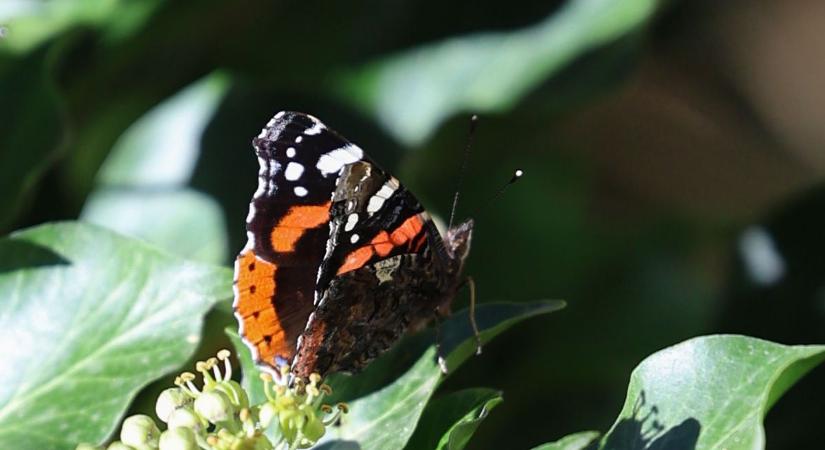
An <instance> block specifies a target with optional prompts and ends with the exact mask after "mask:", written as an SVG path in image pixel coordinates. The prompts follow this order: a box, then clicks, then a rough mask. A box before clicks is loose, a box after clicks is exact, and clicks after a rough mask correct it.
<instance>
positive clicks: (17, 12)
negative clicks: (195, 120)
mask: <svg viewBox="0 0 825 450" xmlns="http://www.w3.org/2000/svg"><path fill="white" fill-rule="evenodd" d="M159 4H160V2H159V0H147V1H143V2H129V1H124V0H84V1H77V2H61V1H51V2H43V1H38V0H16V1H5V2H0V21H2V22H3V23H4V24H7V26H8V29H7V31H6V33H5V37H4V38H3V39H2V40H0V54H3V53H12V54H13V53H25V52H27V51H29V50H31V49H33V48H35V47H37V46H38V45H40V44H41V43H43V42H45V41H46V40H48V39H50V38H52V37H54V36H57V35H59V34H60V33H64V32H66V31H67V30H69V29H70V28H72V27H77V26H86V27H95V28H100V29H101V30H102V31H103V32H104V37H105V38H107V39H116V38H123V37H126V36H128V35H130V34H131V33H133V32H134V31H135V30H137V29H138V28H139V27H140V26H141V25H142V24H143V23H144V22H145V21H146V19H147V18H148V17H149V16H150V15H151V13H152V12H153V11H154V10H155V8H156V7H157V6H158V5H159Z"/></svg>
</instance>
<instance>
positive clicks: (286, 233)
mask: <svg viewBox="0 0 825 450" xmlns="http://www.w3.org/2000/svg"><path fill="white" fill-rule="evenodd" d="M331 204H332V202H331V201H329V202H326V203H324V204H323V205H312V206H306V205H299V206H293V207H292V208H289V211H287V213H286V215H285V216H284V217H283V218H281V220H280V221H278V224H277V225H275V227H274V228H272V233H271V234H270V235H269V239H270V242H271V243H272V248H273V249H274V250H275V251H276V252H281V253H286V252H294V251H295V244H296V243H297V242H298V239H300V238H301V236H303V235H304V231H305V230H307V229H310V228H316V227H318V226H320V225H323V224H325V223H327V222H328V221H329V208H330V205H331Z"/></svg>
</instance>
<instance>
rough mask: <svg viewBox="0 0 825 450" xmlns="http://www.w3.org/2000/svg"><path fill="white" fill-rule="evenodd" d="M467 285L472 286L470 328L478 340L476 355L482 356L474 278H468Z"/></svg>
mask: <svg viewBox="0 0 825 450" xmlns="http://www.w3.org/2000/svg"><path fill="white" fill-rule="evenodd" d="M467 285H469V286H470V326H471V327H473V336H475V338H476V355H480V354H481V333H479V332H478V324H477V323H476V282H475V280H473V277H467Z"/></svg>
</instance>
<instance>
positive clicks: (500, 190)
mask: <svg viewBox="0 0 825 450" xmlns="http://www.w3.org/2000/svg"><path fill="white" fill-rule="evenodd" d="M523 175H524V171H523V170H521V169H516V171H515V172H513V176H512V177H510V179H509V180H508V181H507V182H506V183H504V185H502V186H501V187H500V188H498V190H497V191H496V193H495V194H493V195H492V196H491V197H490V200H487V202H486V203H484V204H483V205H482V206H481V208H478V209H477V210H476V213H475V214H473V215H478V213H479V212H480V211H481V210H483V209H486V208H487V207H488V206H490V204H491V203H493V202H494V201H495V200H496V199H498V198H499V197H501V195H502V194H504V192H505V191H506V190H507V188H509V187H510V186H512V185H514V184H515V183H516V181H518V180H520V179H521V177H522V176H523Z"/></svg>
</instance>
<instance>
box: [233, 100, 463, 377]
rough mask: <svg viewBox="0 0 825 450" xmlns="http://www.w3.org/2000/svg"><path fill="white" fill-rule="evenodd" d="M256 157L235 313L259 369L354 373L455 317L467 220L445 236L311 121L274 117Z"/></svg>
mask: <svg viewBox="0 0 825 450" xmlns="http://www.w3.org/2000/svg"><path fill="white" fill-rule="evenodd" d="M252 145H253V147H254V149H255V154H256V155H257V157H258V162H259V165H260V169H259V171H258V188H257V190H256V191H255V194H254V196H253V198H252V202H251V203H250V205H249V214H248V216H247V218H246V230H247V231H246V233H247V243H246V246H245V247H244V248H243V250H242V251H241V252H240V254H239V255H238V257H237V259H236V260H235V281H234V291H235V300H234V303H233V308H234V312H235V316H236V317H237V319H238V322H239V325H240V335H241V337H242V338H243V341H244V342H245V343H246V344H247V346H248V347H249V348H250V349H251V352H252V355H253V358H254V360H255V362H256V363H257V364H258V365H259V366H260V367H262V368H264V369H268V370H269V371H270V372H272V373H273V374H275V376H276V377H277V376H279V374H280V370H281V368H282V367H289V371H290V373H291V374H292V375H293V376H297V377H304V378H305V377H308V376H309V375H310V374H311V373H319V374H322V375H324V374H327V373H332V372H339V371H341V372H357V371H359V370H360V369H362V368H363V367H364V366H366V365H367V364H368V363H369V362H370V361H371V360H373V359H374V358H376V357H377V356H378V355H380V354H381V353H382V352H384V351H386V350H387V349H388V348H390V347H391V346H392V345H393V344H394V343H395V342H396V341H398V340H399V339H400V338H401V336H403V335H404V334H405V333H406V332H407V331H409V330H414V329H418V328H421V327H423V326H424V325H425V324H426V323H427V322H429V321H430V320H431V319H433V318H436V317H438V316H444V315H447V314H449V309H450V304H451V302H452V299H453V298H454V297H455V296H456V294H457V292H458V290H459V289H460V287H461V286H462V284H463V282H464V281H465V278H464V277H463V276H462V271H463V268H464V262H465V259H466V258H467V254H468V252H469V250H470V239H471V236H472V231H473V222H472V220H467V221H465V222H463V223H461V224H459V225H457V226H454V227H451V228H449V229H448V230H447V232H446V234H445V235H444V236H442V235H441V234H440V233H439V231H438V229H437V228H436V226H435V224H434V222H433V220H432V218H431V217H430V215H429V214H428V213H427V211H426V210H424V208H423V207H422V206H421V203H420V202H419V201H418V200H417V199H416V198H415V196H413V194H412V193H410V192H409V191H408V190H407V189H406V188H405V187H404V185H402V184H401V182H399V181H398V179H397V178H395V177H393V176H392V175H390V174H389V173H388V172H386V171H385V170H383V169H382V168H381V167H379V166H378V165H377V164H376V163H375V162H374V161H373V160H372V159H371V158H370V157H369V156H368V155H366V154H365V153H364V151H363V150H362V149H361V148H360V147H358V146H357V145H355V144H353V143H351V142H349V141H348V140H347V139H345V138H343V137H342V136H340V135H339V134H338V133H336V132H335V131H333V130H331V129H329V128H327V127H326V126H325V125H324V124H323V123H321V121H319V120H318V119H316V118H315V117H312V116H310V115H307V114H302V113H298V112H288V111H283V112H279V113H278V114H276V115H275V116H274V117H273V118H272V120H270V121H269V123H267V125H266V127H265V128H264V129H263V130H262V131H261V133H260V134H259V135H258V136H257V137H256V138H254V139H253V141H252Z"/></svg>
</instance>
